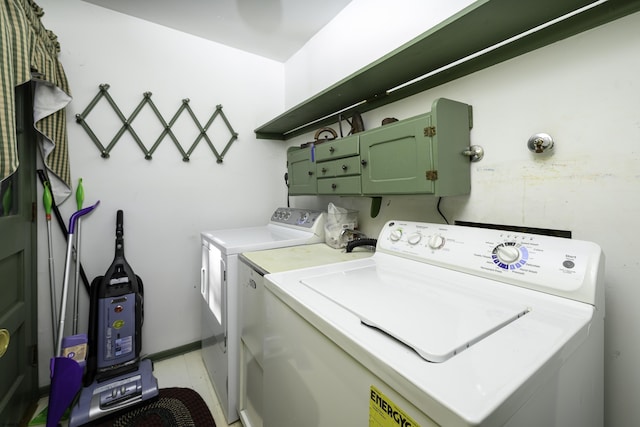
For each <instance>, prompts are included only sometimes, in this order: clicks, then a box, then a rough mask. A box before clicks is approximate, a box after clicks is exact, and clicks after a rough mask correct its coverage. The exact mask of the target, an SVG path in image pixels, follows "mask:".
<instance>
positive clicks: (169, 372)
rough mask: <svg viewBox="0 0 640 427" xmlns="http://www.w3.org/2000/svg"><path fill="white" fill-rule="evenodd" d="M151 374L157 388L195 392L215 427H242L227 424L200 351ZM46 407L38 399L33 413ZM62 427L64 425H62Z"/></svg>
mask: <svg viewBox="0 0 640 427" xmlns="http://www.w3.org/2000/svg"><path fill="white" fill-rule="evenodd" d="M153 373H154V375H155V377H156V378H157V379H158V387H160V388H168V387H188V388H191V389H193V390H195V391H197V392H198V393H199V394H200V396H202V399H203V400H204V401H205V402H207V405H209V409H210V410H211V414H212V415H213V419H214V420H215V422H216V427H242V423H240V421H237V422H235V423H233V424H227V422H226V420H225V418H224V415H223V413H222V409H221V408H220V403H219V402H218V398H217V396H216V392H215V391H214V390H213V386H212V385H211V381H210V380H209V375H208V374H207V370H206V368H205V366H204V363H203V361H202V356H201V353H200V350H196V351H192V352H190V353H186V354H183V355H180V356H175V357H172V358H171V359H165V360H161V361H159V362H155V363H154V364H153ZM46 405H47V398H46V397H45V398H42V399H40V402H39V405H38V409H37V410H36V412H35V413H36V414H38V413H39V412H40V411H41V409H42V408H43V407H45V406H46ZM64 426H66V423H63V427H64Z"/></svg>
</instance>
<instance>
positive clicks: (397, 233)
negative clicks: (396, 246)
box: [389, 229, 402, 242]
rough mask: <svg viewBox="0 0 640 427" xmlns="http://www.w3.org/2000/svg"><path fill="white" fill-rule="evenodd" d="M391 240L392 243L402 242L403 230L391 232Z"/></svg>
mask: <svg viewBox="0 0 640 427" xmlns="http://www.w3.org/2000/svg"><path fill="white" fill-rule="evenodd" d="M389 238H390V239H391V240H392V241H394V242H397V241H398V240H400V239H401V238H402V230H400V229H396V230H393V231H392V232H391V234H390V235H389Z"/></svg>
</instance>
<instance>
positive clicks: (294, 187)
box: [287, 147, 317, 196]
mask: <svg viewBox="0 0 640 427" xmlns="http://www.w3.org/2000/svg"><path fill="white" fill-rule="evenodd" d="M311 149H312V147H306V148H298V147H290V148H289V149H288V150H287V174H288V175H289V194H290V195H291V196H297V195H305V194H307V195H308V194H316V193H317V185H316V164H315V162H313V159H312V158H311V155H312V153H311Z"/></svg>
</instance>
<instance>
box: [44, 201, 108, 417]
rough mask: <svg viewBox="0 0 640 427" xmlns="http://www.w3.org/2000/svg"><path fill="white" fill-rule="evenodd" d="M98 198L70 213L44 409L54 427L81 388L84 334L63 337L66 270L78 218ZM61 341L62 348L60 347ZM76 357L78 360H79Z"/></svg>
mask: <svg viewBox="0 0 640 427" xmlns="http://www.w3.org/2000/svg"><path fill="white" fill-rule="evenodd" d="M98 204H100V201H98V202H96V204H94V205H93V206H89V207H87V208H84V209H80V210H78V211H77V212H75V213H74V214H73V215H71V219H70V221H69V239H68V242H67V254H66V260H65V269H64V278H63V284H62V299H61V303H60V311H59V314H60V316H59V319H58V332H57V340H56V349H55V357H54V358H52V359H51V363H50V370H51V388H50V391H49V409H48V412H47V427H56V426H57V425H58V422H59V421H60V419H61V418H62V416H63V415H64V412H65V411H66V409H67V408H68V407H69V406H70V405H71V403H72V402H73V400H74V398H75V396H76V394H77V393H78V391H80V389H81V388H82V376H83V373H84V358H85V356H86V343H87V336H86V335H73V336H71V337H67V338H64V339H63V334H64V321H65V312H66V309H67V293H68V289H69V273H70V270H71V258H72V252H73V240H74V239H73V236H74V231H75V228H76V223H77V222H78V220H79V219H80V218H81V217H82V216H84V215H87V214H89V213H91V212H92V211H93V210H94V209H95V208H96V207H97V206H98ZM63 341H64V349H63ZM79 360H80V361H81V362H79Z"/></svg>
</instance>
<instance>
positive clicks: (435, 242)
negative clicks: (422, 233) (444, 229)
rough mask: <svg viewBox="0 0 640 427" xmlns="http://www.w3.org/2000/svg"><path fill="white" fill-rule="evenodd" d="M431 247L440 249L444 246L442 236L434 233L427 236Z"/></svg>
mask: <svg viewBox="0 0 640 427" xmlns="http://www.w3.org/2000/svg"><path fill="white" fill-rule="evenodd" d="M427 244H428V245H429V247H430V248H431V249H440V248H441V247H443V246H444V237H442V236H441V235H440V234H434V235H433V236H429V241H428V242H427Z"/></svg>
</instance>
